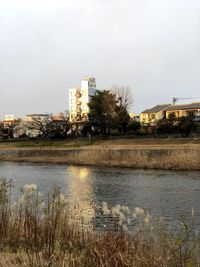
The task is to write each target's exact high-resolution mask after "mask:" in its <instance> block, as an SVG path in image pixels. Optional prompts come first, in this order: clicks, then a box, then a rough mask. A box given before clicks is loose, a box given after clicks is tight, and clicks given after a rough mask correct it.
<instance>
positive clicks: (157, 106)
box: [142, 104, 171, 113]
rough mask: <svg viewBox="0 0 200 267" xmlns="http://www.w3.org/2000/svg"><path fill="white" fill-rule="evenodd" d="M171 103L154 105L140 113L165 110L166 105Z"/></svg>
mask: <svg viewBox="0 0 200 267" xmlns="http://www.w3.org/2000/svg"><path fill="white" fill-rule="evenodd" d="M170 105H171V104H164V105H156V106H154V107H153V108H150V109H145V110H144V111H143V112H142V113H157V112H159V111H161V110H165V109H166V108H167V107H169V106H170Z"/></svg>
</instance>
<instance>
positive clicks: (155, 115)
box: [140, 104, 171, 126]
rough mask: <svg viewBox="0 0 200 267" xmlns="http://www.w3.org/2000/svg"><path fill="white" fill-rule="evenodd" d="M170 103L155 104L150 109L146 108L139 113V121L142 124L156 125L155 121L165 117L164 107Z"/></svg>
mask: <svg viewBox="0 0 200 267" xmlns="http://www.w3.org/2000/svg"><path fill="white" fill-rule="evenodd" d="M170 106H171V104H164V105H157V106H154V107H153V108H151V109H146V110H144V111H143V112H142V113H141V114H140V123H141V124H143V125H152V126H153V125H156V123H157V121H159V120H161V119H163V118H164V117H165V110H166V108H168V107H170Z"/></svg>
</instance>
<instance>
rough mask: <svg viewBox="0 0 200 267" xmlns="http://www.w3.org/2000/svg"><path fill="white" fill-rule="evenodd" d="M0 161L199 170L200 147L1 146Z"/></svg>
mask: <svg viewBox="0 0 200 267" xmlns="http://www.w3.org/2000/svg"><path fill="white" fill-rule="evenodd" d="M0 160H3V161H18V162H41V163H56V164H74V165H93V166H109V167H111V166H112V167H129V168H146V169H168V170H170V169H171V170H172V169H173V170H200V147H199V146H196V145H194V146H155V147H152V146H151V147H149V146H132V147H128V146H127V147H124V146H123V147H119V146H118V147H117V146H116V147H115V146H107V147H100V146H99V147H97V146H96V147H95V146H90V147H85V148H79V149H56V148H54V149H53V148H44V149H42V148H40V149H39V148H32V149H28V148H26V149H25V148H21V149H14V148H13V149H0Z"/></svg>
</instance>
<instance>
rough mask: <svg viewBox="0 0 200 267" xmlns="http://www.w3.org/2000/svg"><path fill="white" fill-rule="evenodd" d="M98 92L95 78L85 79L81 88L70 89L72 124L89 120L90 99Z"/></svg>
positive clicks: (70, 116)
mask: <svg viewBox="0 0 200 267" xmlns="http://www.w3.org/2000/svg"><path fill="white" fill-rule="evenodd" d="M96 90H97V89H96V80H95V78H93V77H86V78H84V79H83V80H82V82H81V88H72V89H69V118H70V121H71V122H78V121H86V120H87V118H88V113H89V107H88V103H89V99H90V96H92V95H94V94H95V92H96Z"/></svg>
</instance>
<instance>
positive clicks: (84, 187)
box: [0, 162, 200, 228]
mask: <svg viewBox="0 0 200 267" xmlns="http://www.w3.org/2000/svg"><path fill="white" fill-rule="evenodd" d="M0 177H5V178H7V179H13V181H14V184H15V188H14V191H13V196H14V197H17V195H18V193H19V191H20V188H21V187H22V186H23V185H25V184H32V183H34V184H37V185H38V187H39V190H40V192H42V193H43V194H45V193H47V192H48V191H49V190H51V188H52V187H53V186H54V185H57V186H59V187H61V189H62V191H63V192H65V193H66V194H67V198H68V200H69V202H70V203H71V205H72V206H73V205H74V203H79V212H83V213H84V214H87V216H88V217H91V218H92V217H93V216H94V214H95V210H96V209H97V207H98V206H99V204H100V203H101V202H102V201H106V202H107V203H108V205H109V206H114V205H117V204H123V205H127V206H129V208H130V209H132V210H133V209H134V208H135V207H137V206H139V207H142V208H146V209H149V210H150V213H151V214H152V216H160V215H164V216H165V218H166V219H167V220H169V221H171V222H175V221H177V220H179V219H180V217H181V216H182V215H184V216H185V218H186V220H190V219H191V210H192V209H193V210H194V214H195V225H196V226H197V227H198V228H200V172H181V171H162V170H133V169H121V168H103V167H77V166H64V165H52V164H31V163H13V162H0Z"/></svg>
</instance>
